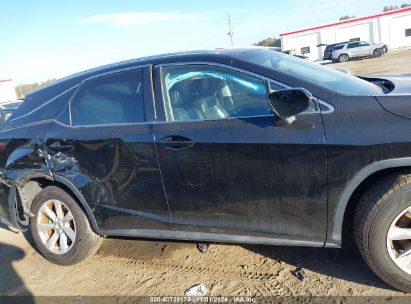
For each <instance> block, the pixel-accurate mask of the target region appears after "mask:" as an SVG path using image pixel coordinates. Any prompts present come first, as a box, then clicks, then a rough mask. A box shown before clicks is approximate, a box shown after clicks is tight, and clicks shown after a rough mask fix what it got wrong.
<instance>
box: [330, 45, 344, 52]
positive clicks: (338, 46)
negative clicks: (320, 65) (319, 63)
mask: <svg viewBox="0 0 411 304" xmlns="http://www.w3.org/2000/svg"><path fill="white" fill-rule="evenodd" d="M343 47H344V44H341V45H336V46H335V47H334V48H333V50H334V51H336V50H341V49H342V48H343Z"/></svg>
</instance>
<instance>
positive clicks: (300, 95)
mask: <svg viewBox="0 0 411 304" xmlns="http://www.w3.org/2000/svg"><path fill="white" fill-rule="evenodd" d="M268 97H269V100H270V105H271V107H272V109H273V111H274V113H275V114H277V115H278V116H280V117H281V118H289V117H292V116H295V115H297V114H300V113H302V112H304V111H305V110H307V109H308V107H309V106H310V100H311V97H312V95H311V93H310V92H308V91H307V90H306V89H302V88H301V89H300V88H295V89H285V90H278V91H274V92H272V93H270V95H269V96H268Z"/></svg>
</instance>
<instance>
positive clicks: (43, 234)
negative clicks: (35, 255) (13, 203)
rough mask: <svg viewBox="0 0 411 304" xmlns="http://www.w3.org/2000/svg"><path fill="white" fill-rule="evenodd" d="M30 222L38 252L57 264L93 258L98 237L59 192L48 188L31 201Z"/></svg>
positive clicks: (79, 212) (78, 210) (82, 214)
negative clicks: (31, 214) (31, 216)
mask: <svg viewBox="0 0 411 304" xmlns="http://www.w3.org/2000/svg"><path fill="white" fill-rule="evenodd" d="M31 211H32V213H33V214H34V217H33V218H31V219H30V226H31V231H32V235H33V239H34V241H35V243H36V246H37V248H38V250H39V251H40V253H41V254H42V255H43V256H44V257H45V258H46V259H48V260H49V261H51V262H53V263H56V264H59V265H73V264H76V263H78V262H81V261H82V260H84V259H86V258H88V257H89V256H91V255H93V254H94V253H95V252H96V251H97V250H98V248H99V247H100V243H101V238H100V236H99V235H97V234H96V233H94V232H93V230H92V229H91V227H90V224H89V222H88V219H87V217H86V215H85V214H84V212H83V210H82V209H81V208H80V206H79V205H78V204H77V202H76V201H75V200H74V199H73V198H72V197H71V196H70V195H69V194H68V193H66V192H65V191H63V190H62V189H60V188H58V187H55V186H49V187H46V188H44V189H43V190H42V191H41V192H40V193H39V194H38V195H37V196H36V197H35V198H34V200H33V204H32V207H31Z"/></svg>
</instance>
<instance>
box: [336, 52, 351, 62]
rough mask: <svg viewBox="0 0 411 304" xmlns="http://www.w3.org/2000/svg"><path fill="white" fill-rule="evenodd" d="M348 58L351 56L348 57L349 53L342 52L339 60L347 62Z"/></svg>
mask: <svg viewBox="0 0 411 304" xmlns="http://www.w3.org/2000/svg"><path fill="white" fill-rule="evenodd" d="M348 59H349V57H348V55H347V54H341V55H340V56H339V57H338V61H339V62H347V61H348Z"/></svg>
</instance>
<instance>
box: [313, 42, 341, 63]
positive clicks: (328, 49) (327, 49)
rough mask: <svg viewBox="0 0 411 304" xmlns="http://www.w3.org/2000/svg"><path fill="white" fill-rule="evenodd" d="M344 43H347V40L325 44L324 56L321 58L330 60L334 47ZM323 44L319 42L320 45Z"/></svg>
mask: <svg viewBox="0 0 411 304" xmlns="http://www.w3.org/2000/svg"><path fill="white" fill-rule="evenodd" d="M344 43H348V41H343V42H339V43H332V44H327V46H326V47H325V49H324V56H323V60H331V54H332V52H333V49H334V47H336V46H339V45H342V44H344ZM323 45H324V44H321V45H320V46H323Z"/></svg>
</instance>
